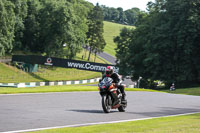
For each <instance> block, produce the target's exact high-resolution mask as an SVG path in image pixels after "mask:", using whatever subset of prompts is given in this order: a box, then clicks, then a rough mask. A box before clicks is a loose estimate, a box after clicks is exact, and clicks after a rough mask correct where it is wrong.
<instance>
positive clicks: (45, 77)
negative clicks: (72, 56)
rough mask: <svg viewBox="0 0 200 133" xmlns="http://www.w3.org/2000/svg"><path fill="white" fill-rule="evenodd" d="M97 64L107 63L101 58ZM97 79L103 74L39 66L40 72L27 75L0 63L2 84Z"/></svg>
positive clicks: (80, 54) (0, 80)
mask: <svg viewBox="0 0 200 133" xmlns="http://www.w3.org/2000/svg"><path fill="white" fill-rule="evenodd" d="M83 54H85V53H84V51H83V52H81V53H79V54H78V55H77V57H76V60H82V58H81V57H82V55H83ZM87 54H88V53H87ZM83 60H86V58H85V59H83ZM90 61H91V62H93V61H94V55H92V56H91V60H90ZM96 62H99V63H106V62H105V61H104V60H102V59H100V58H97V59H96ZM96 77H101V73H99V72H91V71H83V70H77V69H69V68H61V67H50V66H39V67H38V72H35V73H27V72H24V71H22V70H20V69H17V68H16V67H13V66H11V65H7V64H4V63H0V83H19V82H41V81H63V80H83V79H91V78H96Z"/></svg>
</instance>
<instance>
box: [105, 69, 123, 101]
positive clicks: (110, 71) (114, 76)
mask: <svg viewBox="0 0 200 133" xmlns="http://www.w3.org/2000/svg"><path fill="white" fill-rule="evenodd" d="M105 77H110V78H112V79H113V83H114V84H115V86H116V87H117V88H118V89H120V92H121V93H122V103H123V102H126V100H125V96H126V94H125V91H124V86H123V85H121V82H122V81H121V80H120V77H119V75H118V74H117V73H114V72H113V67H112V66H107V68H106V71H105V74H104V75H103V77H102V79H103V78H105ZM111 94H112V96H113V98H114V99H115V100H114V101H115V102H114V104H113V105H116V104H118V103H119V99H118V97H117V95H116V94H114V93H113V92H112V93H111Z"/></svg>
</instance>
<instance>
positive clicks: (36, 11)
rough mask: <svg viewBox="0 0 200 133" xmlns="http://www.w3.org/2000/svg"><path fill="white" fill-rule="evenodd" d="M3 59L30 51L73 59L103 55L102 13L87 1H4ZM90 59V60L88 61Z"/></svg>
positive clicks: (0, 7)
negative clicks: (83, 54)
mask: <svg viewBox="0 0 200 133" xmlns="http://www.w3.org/2000/svg"><path fill="white" fill-rule="evenodd" d="M0 29H1V30H0V56H3V55H5V54H8V53H12V52H13V51H30V52H33V53H39V54H42V55H46V56H56V57H67V58H69V59H72V58H74V57H75V56H76V54H77V53H78V52H80V51H81V50H82V49H83V47H85V46H86V45H87V47H89V49H90V53H91V52H100V51H103V48H104V47H105V45H106V44H105V40H104V38H103V35H102V34H103V11H102V9H101V8H100V6H99V5H98V4H97V5H96V6H93V5H92V4H91V3H89V2H86V1H84V0H57V1H55V0H1V1H0ZM88 59H89V58H88Z"/></svg>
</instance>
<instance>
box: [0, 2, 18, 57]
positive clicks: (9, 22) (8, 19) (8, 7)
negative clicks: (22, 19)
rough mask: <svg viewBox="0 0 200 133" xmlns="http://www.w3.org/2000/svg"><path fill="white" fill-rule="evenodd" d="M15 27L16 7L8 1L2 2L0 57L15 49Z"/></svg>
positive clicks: (0, 8)
mask: <svg viewBox="0 0 200 133" xmlns="http://www.w3.org/2000/svg"><path fill="white" fill-rule="evenodd" d="M14 26H15V13H14V5H13V4H12V3H11V2H10V1H8V0H1V1H0V56H3V55H5V53H10V52H11V50H12V49H13V44H12V42H13V39H14Z"/></svg>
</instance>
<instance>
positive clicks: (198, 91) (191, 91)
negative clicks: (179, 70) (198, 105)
mask: <svg viewBox="0 0 200 133" xmlns="http://www.w3.org/2000/svg"><path fill="white" fill-rule="evenodd" d="M162 91H163V92H167V93H173V94H185V95H194V96H200V87H193V88H183V89H176V90H174V91H170V90H162Z"/></svg>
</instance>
